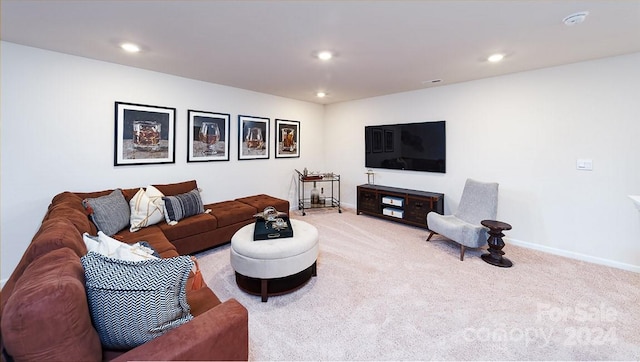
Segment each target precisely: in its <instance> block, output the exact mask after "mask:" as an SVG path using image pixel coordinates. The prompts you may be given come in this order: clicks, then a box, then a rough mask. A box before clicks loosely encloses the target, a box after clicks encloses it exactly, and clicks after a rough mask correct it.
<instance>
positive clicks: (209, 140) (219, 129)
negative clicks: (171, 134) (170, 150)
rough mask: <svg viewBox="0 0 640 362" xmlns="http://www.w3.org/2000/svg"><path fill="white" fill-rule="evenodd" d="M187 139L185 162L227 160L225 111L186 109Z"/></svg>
mask: <svg viewBox="0 0 640 362" xmlns="http://www.w3.org/2000/svg"><path fill="white" fill-rule="evenodd" d="M187 118H188V120H189V122H188V125H189V132H188V135H189V139H188V142H187V147H188V149H187V162H206V161H229V121H230V119H231V116H230V115H229V114H227V113H214V112H205V111H194V110H191V109H190V110H188V111H187Z"/></svg>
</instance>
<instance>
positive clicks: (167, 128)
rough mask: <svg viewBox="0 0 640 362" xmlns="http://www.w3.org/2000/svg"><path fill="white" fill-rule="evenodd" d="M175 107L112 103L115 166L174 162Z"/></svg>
mask: <svg viewBox="0 0 640 362" xmlns="http://www.w3.org/2000/svg"><path fill="white" fill-rule="evenodd" d="M175 126H176V109H175V108H170V107H161V106H150V105H145V104H135V103H125V102H116V103H115V145H114V160H113V165H114V166H124V165H145V164H160V163H175V156H176V151H175V147H176V137H175Z"/></svg>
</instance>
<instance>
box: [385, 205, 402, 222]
mask: <svg viewBox="0 0 640 362" xmlns="http://www.w3.org/2000/svg"><path fill="white" fill-rule="evenodd" d="M382 213H383V214H384V215H387V216H391V217H396V218H398V219H402V215H404V211H403V210H399V209H394V208H393V207H385V208H384V209H382Z"/></svg>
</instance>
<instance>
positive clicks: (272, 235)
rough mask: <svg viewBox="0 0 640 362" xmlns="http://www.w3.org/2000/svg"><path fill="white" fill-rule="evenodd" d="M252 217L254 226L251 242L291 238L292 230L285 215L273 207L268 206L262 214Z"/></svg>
mask: <svg viewBox="0 0 640 362" xmlns="http://www.w3.org/2000/svg"><path fill="white" fill-rule="evenodd" d="M254 216H255V217H256V226H255V228H254V231H253V240H267V239H277V238H291V237H293V228H292V227H291V222H290V221H289V217H288V216H287V214H286V213H283V212H279V211H277V210H276V209H275V208H274V207H273V206H269V207H267V208H265V209H264V211H263V212H262V213H259V214H256V215H254Z"/></svg>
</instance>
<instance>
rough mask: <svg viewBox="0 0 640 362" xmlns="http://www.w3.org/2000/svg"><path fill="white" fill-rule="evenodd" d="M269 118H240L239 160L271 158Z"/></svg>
mask: <svg viewBox="0 0 640 362" xmlns="http://www.w3.org/2000/svg"><path fill="white" fill-rule="evenodd" d="M269 121H270V119H269V118H265V117H253V116H242V115H240V116H238V159H239V160H256V159H268V158H269Z"/></svg>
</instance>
